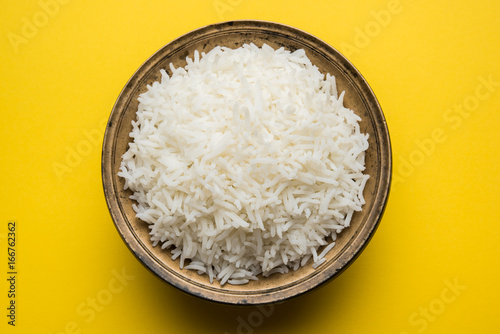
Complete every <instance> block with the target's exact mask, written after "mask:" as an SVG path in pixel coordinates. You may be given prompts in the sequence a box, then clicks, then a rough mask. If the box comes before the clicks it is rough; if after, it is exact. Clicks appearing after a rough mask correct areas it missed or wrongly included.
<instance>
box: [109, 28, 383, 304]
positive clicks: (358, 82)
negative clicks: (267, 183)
mask: <svg viewBox="0 0 500 334" xmlns="http://www.w3.org/2000/svg"><path fill="white" fill-rule="evenodd" d="M238 30H242V31H252V30H255V31H259V32H260V33H262V31H265V32H266V33H270V34H274V35H281V36H284V37H286V38H292V39H296V40H299V42H300V43H306V44H309V45H310V46H313V47H314V49H315V51H316V52H318V53H319V54H321V55H322V56H323V57H326V58H332V59H335V60H336V61H337V62H338V63H339V64H340V66H339V67H338V68H339V69H340V70H342V71H344V72H345V73H344V74H345V76H346V78H347V79H348V80H349V81H350V83H351V84H352V85H353V86H354V88H355V89H356V91H357V93H358V94H359V95H360V96H361V97H362V99H363V103H364V104H365V106H366V108H367V109H369V110H370V111H371V112H370V117H371V121H372V123H373V124H374V131H376V133H377V136H376V138H375V139H376V141H377V149H378V150H379V151H380V152H379V153H380V154H379V157H380V159H381V161H380V163H381V164H382V166H385V168H381V173H380V176H379V178H378V179H377V180H376V182H377V184H378V186H377V187H376V193H375V194H374V196H375V201H374V203H373V205H372V208H373V210H372V211H371V212H370V213H369V215H368V217H367V219H366V220H367V222H366V223H365V224H364V228H363V229H361V231H360V232H359V233H358V234H356V235H355V236H353V238H352V239H353V240H351V241H352V242H351V243H349V244H348V245H346V246H345V247H344V248H346V249H345V250H344V251H343V252H342V253H340V254H339V256H338V258H336V261H331V264H330V265H329V266H328V267H327V268H326V269H324V270H323V271H322V272H321V275H316V274H313V275H309V276H307V277H306V278H307V279H303V280H300V281H298V282H293V283H291V284H288V285H285V286H284V287H277V288H274V289H268V290H265V291H260V290H259V291H255V292H254V293H250V292H248V291H219V290H218V289H214V288H209V287H207V286H203V285H201V284H199V283H197V282H193V281H190V280H187V279H185V278H184V277H183V276H182V275H181V274H179V273H178V272H175V271H174V270H169V268H167V267H166V266H164V265H163V266H162V265H161V264H160V263H158V261H156V260H155V258H154V255H153V254H152V253H151V251H150V250H149V249H148V248H147V247H143V245H142V242H141V241H140V240H139V239H138V237H137V235H135V233H134V232H133V231H132V229H131V226H130V225H129V223H128V221H127V219H126V217H124V214H123V212H122V208H121V203H120V202H119V200H118V197H119V190H118V189H117V185H116V184H115V183H114V182H113V175H112V169H113V157H114V156H115V152H114V146H115V145H114V143H115V141H116V139H117V138H116V137H117V136H116V134H117V132H118V125H119V124H120V123H121V122H119V120H120V119H121V117H122V116H123V113H121V112H120V111H122V110H124V106H126V103H125V102H127V101H128V102H130V95H131V94H132V92H133V91H134V89H135V87H136V86H138V85H141V84H143V81H144V75H145V74H146V73H148V72H149V70H150V69H151V68H152V67H154V66H155V64H157V63H158V62H159V61H160V60H161V59H162V58H163V57H164V56H165V53H167V51H168V50H175V49H176V48H178V47H180V46H181V45H184V44H186V43H189V44H192V43H195V42H196V40H197V39H200V38H202V37H206V36H209V35H210V36H215V35H217V34H223V33H226V32H229V31H231V32H235V31H238ZM127 104H128V103H127ZM391 176H392V150H391V143H390V137H389V130H388V127H387V122H386V120H385V117H384V114H383V111H382V109H381V107H380V105H379V103H378V100H377V98H376V96H375V94H374V93H373V91H372V89H371V88H370V86H369V85H368V83H367V81H366V80H365V79H364V77H363V76H362V75H361V73H360V72H359V71H358V70H357V69H356V68H355V67H354V65H353V64H352V63H351V62H350V61H349V60H348V59H347V58H346V57H345V56H343V55H342V54H341V53H340V52H339V51H337V50H336V49H335V48H333V47H332V46H330V45H329V44H327V43H326V42H324V41H322V40H321V39H319V38H317V37H315V36H313V35H311V34H309V33H307V32H305V31H302V30H300V29H297V28H294V27H291V26H288V25H284V24H281V23H276V22H269V21H261V20H238V21H226V22H220V23H215V24H211V25H207V26H204V27H201V28H198V29H195V30H193V31H191V32H188V33H186V34H184V35H182V36H180V37H178V38H176V39H175V40H173V41H171V42H170V43H168V44H166V45H164V46H163V47H162V48H160V49H159V50H158V51H156V52H155V53H154V54H153V55H152V56H151V57H149V58H148V59H147V60H146V61H145V62H144V63H143V64H142V65H141V66H140V67H139V69H138V70H137V71H136V72H135V73H134V74H133V75H132V77H131V78H130V79H129V81H128V82H127V84H126V85H125V87H124V88H123V90H122V91H121V93H120V95H119V97H118V99H117V100H116V103H115V105H114V106H113V109H112V112H111V115H110V117H109V120H108V123H107V126H106V131H105V135H104V139H103V149H102V182H103V189H104V194H105V198H106V203H107V206H108V209H109V212H110V214H111V217H112V220H113V222H114V225H115V227H116V229H117V231H118V232H119V234H120V236H121V238H122V239H123V240H124V242H125V244H126V245H127V247H128V248H129V249H130V251H131V252H132V253H133V254H134V255H135V257H136V258H137V259H139V261H140V262H141V263H142V264H143V265H144V266H145V267H146V268H148V269H149V270H150V271H152V272H153V273H154V274H155V275H156V276H158V277H159V278H160V279H162V280H163V281H165V282H167V283H169V284H170V285H172V286H174V287H176V288H178V289H180V290H181V291H183V292H187V293H188V294H191V295H195V296H198V297H201V298H204V299H207V300H210V301H215V302H220V303H225V304H241V305H258V304H266V303H274V302H281V301H285V300H288V299H290V298H293V297H297V296H299V295H302V294H304V293H306V292H309V291H312V290H314V289H316V288H318V287H320V286H323V285H324V284H325V283H327V282H329V281H331V280H332V279H334V278H336V277H337V276H338V275H339V274H340V273H342V272H343V271H344V270H345V269H347V267H348V266H349V265H351V264H352V263H353V261H354V260H355V259H356V258H357V257H358V256H359V255H360V254H361V252H362V251H363V250H364V249H365V247H366V246H367V244H368V243H369V241H370V239H371V238H372V237H373V234H374V233H375V231H376V229H377V227H378V225H379V223H380V220H381V218H382V215H383V213H384V210H385V207H386V204H387V200H388V196H389V191H390V186H391ZM159 264H160V265H159Z"/></svg>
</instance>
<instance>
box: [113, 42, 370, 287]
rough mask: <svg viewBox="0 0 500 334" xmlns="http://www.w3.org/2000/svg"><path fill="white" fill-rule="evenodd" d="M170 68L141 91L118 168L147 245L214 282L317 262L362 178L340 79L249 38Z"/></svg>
mask: <svg viewBox="0 0 500 334" xmlns="http://www.w3.org/2000/svg"><path fill="white" fill-rule="evenodd" d="M169 69H170V71H171V75H170V76H169V75H168V74H167V72H166V71H165V70H161V75H162V79H161V82H154V83H153V84H152V85H151V86H148V90H147V92H145V93H143V94H141V96H140V97H139V102H140V104H139V109H138V111H137V118H136V120H135V121H133V122H132V125H133V130H132V132H131V133H130V137H132V138H133V141H132V142H131V143H130V145H129V148H128V151H127V152H126V153H125V154H124V155H123V157H122V163H121V167H120V172H119V173H118V175H119V176H121V177H122V178H123V179H124V180H125V189H127V188H130V189H131V190H132V192H133V195H132V196H131V198H132V199H133V200H135V202H136V204H134V206H133V208H134V210H135V212H136V214H137V217H138V218H140V219H141V220H143V221H145V222H146V223H148V224H149V228H150V230H151V232H150V234H151V241H152V242H153V245H155V246H156V245H162V248H165V249H166V250H165V251H170V252H171V253H172V259H179V260H180V267H181V268H184V269H189V270H194V271H196V272H198V273H199V274H201V275H205V274H206V275H208V277H209V279H210V281H211V282H213V281H214V279H215V280H217V281H219V283H220V284H221V285H223V284H225V283H229V284H246V283H248V281H249V280H256V279H257V276H258V275H259V274H262V275H263V276H268V275H271V274H273V273H281V274H284V273H287V272H288V271H289V270H297V269H298V268H299V267H300V266H304V265H306V264H307V262H309V260H312V262H313V265H314V267H315V268H316V267H318V266H320V265H321V264H323V263H324V262H325V260H326V259H325V256H326V255H327V253H328V252H329V251H330V250H331V249H332V248H333V247H334V245H335V239H336V235H337V233H340V232H341V231H342V230H343V229H344V228H345V227H348V226H349V224H350V221H351V218H352V215H353V212H354V211H360V210H361V207H362V206H363V204H364V203H365V201H364V198H363V188H364V186H365V183H366V180H367V179H368V177H369V176H368V175H365V174H363V171H364V169H365V167H364V155H365V153H364V152H365V150H366V149H367V148H368V135H366V134H362V133H361V132H360V128H359V124H358V122H359V121H360V118H359V117H358V116H357V115H356V114H354V112H353V111H351V110H349V109H347V108H345V107H344V106H343V98H344V92H342V94H340V96H338V95H337V87H336V83H335V77H333V76H331V75H330V74H326V76H325V75H324V74H322V73H320V71H319V70H318V68H317V67H316V66H314V65H312V64H311V62H310V60H309V59H308V58H307V56H306V54H305V51H304V50H297V51H295V52H290V51H287V50H285V49H284V48H280V49H278V50H274V49H272V48H271V47H269V46H267V45H263V46H262V48H258V47H256V46H255V45H253V44H250V45H244V46H243V47H241V48H238V49H228V48H224V47H216V48H214V49H213V50H211V51H210V52H208V53H207V54H205V53H202V54H201V55H200V54H199V53H198V52H197V51H195V54H194V59H190V58H187V65H186V66H185V67H184V68H174V66H173V65H172V64H170V67H169Z"/></svg>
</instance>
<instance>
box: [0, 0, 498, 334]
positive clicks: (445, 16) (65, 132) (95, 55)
mask: <svg viewBox="0 0 500 334" xmlns="http://www.w3.org/2000/svg"><path fill="white" fill-rule="evenodd" d="M499 12H500V3H499V2H498V1H495V0H489V1H485V0H474V1H472V0H467V1H455V2H450V1H442V2H441V1H440V2H438V1H432V0H413V1H410V0H377V1H368V0H364V1H326V0H325V1H317V0H309V1H299V0H287V1H257V0H214V1H212V0H207V1H197V2H192V1H165V0H161V1H160V0H158V1H135V2H127V1H107V0H104V1H91V2H89V1H77V0H74V1H68V0H65V1H62V0H60V1H59V2H56V1H55V0H41V1H10V2H8V3H5V4H4V5H3V7H2V11H1V14H0V36H1V39H0V50H1V55H2V56H1V59H2V60H1V62H0V73H1V81H0V110H1V115H2V117H1V125H0V127H1V133H0V136H1V137H0V139H1V141H0V147H1V153H2V154H1V161H2V163H1V164H0V169H1V170H0V175H1V178H2V186H3V189H2V192H1V211H0V237H1V248H0V250H1V251H0V254H3V255H1V256H0V263H1V266H0V267H1V268H2V277H6V278H8V274H7V271H8V268H7V262H8V260H7V232H8V231H7V227H8V226H7V225H8V222H9V221H11V220H14V221H16V222H17V239H16V242H17V245H16V252H17V253H16V257H17V258H16V270H17V272H18V273H17V277H16V279H17V282H16V283H17V286H16V300H15V301H16V307H17V308H16V316H17V318H16V323H15V324H16V326H15V327H12V326H9V325H8V324H7V321H8V320H9V319H8V318H7V317H6V315H7V314H8V312H9V311H8V310H7V307H8V306H9V302H10V300H11V299H10V298H8V296H7V295H8V290H9V286H8V282H7V280H6V278H3V279H2V280H1V281H2V283H0V296H1V298H0V306H1V307H0V308H1V309H2V310H3V311H2V317H1V319H2V320H1V324H0V328H1V330H0V332H2V333H44V334H45V333H47V334H48V333H53V334H56V333H160V332H161V333H221V334H222V333H396V334H403V333H406V334H413V333H423V332H425V333H429V334H431V333H455V334H456V333H498V332H499V330H500V317H498V311H499V309H500V288H499V282H500V270H499V267H500V224H499V223H500V214H499V212H500V209H499V208H500V196H499V195H498V186H499V185H500V182H499V177H500V167H499V165H500V155H499V150H498V143H499V142H500V131H499V130H498V129H499V124H500V112H499V107H500V65H499V64H500V62H499V59H500V51H499V50H500V48H499V46H500V37H499V36H500V25H499V24H498V20H497V19H498V14H499ZM232 19H264V20H271V21H276V22H280V23H285V24H289V25H292V26H295V27H298V28H300V29H303V30H305V31H307V32H310V33H312V34H314V35H316V36H318V37H320V38H321V39H323V40H325V41H326V42H328V43H329V44H331V45H332V46H334V47H336V48H338V49H339V50H341V51H342V52H344V53H345V54H346V55H347V56H348V58H349V59H350V60H351V61H352V62H353V63H354V65H355V66H356V67H357V68H358V69H359V70H360V71H361V73H362V74H363V75H364V77H365V78H366V79H367V80H368V82H369V83H370V85H371V87H372V88H373V90H374V92H375V93H376V95H377V97H378V99H379V101H380V104H381V105H382V108H383V110H384V112H385V115H386V118H387V122H388V124H389V129H390V134H391V139H392V145H393V146H392V147H393V151H394V155H393V157H394V182H393V187H392V191H391V195H390V200H389V203H388V206H387V210H386V212H385V215H384V218H383V220H382V223H381V225H380V228H379V230H378V231H377V233H376V234H375V236H374V238H373V240H372V242H371V243H370V244H369V246H368V247H367V249H366V250H365V251H364V253H363V254H362V255H361V257H360V258H359V259H358V260H357V261H356V262H355V263H354V264H353V265H352V266H351V267H350V268H349V269H348V270H347V271H346V272H345V273H344V274H342V275H341V276H340V277H339V278H338V279H336V280H335V281H333V282H331V283H330V284H328V285H327V286H325V287H324V288H322V289H321V290H318V291H316V292H314V293H312V294H309V295H306V296H305V297H302V298H299V299H296V300H293V301H290V302H287V303H284V304H281V305H276V306H274V307H267V308H263V309H258V308H255V307H248V308H244V307H243V308H242V307H228V306H222V305H216V304H212V303H208V302H205V301H203V300H199V299H197V298H195V297H191V296H187V295H184V294H183V293H181V292H179V291H177V290H176V289H174V288H172V287H170V286H168V285H166V284H164V283H162V282H161V281H160V280H159V279H157V278H156V277H155V276H153V274H151V273H150V272H148V271H147V270H146V269H144V268H143V267H142V265H141V264H140V263H139V262H138V261H137V260H136V259H135V258H134V257H133V255H132V254H131V253H130V252H129V250H128V249H127V248H126V246H125V245H124V243H123V242H122V240H121V239H120V237H119V235H118V233H117V231H116V230H115V227H114V225H113V223H112V221H111V218H110V216H109V213H108V211H107V207H106V203H105V200H104V196H103V191H102V186H101V173H100V158H101V143H102V136H103V130H104V125H103V124H104V123H105V121H106V119H107V118H108V116H109V113H110V111H111V108H112V106H113V104H114V102H115V100H116V98H117V96H118V94H119V93H120V91H121V89H122V87H123V86H124V85H125V83H126V81H127V80H128V79H129V77H130V76H131V75H132V73H133V72H134V71H135V70H136V69H137V68H138V67H139V66H140V65H141V64H142V63H143V62H144V61H145V60H146V59H147V58H148V57H149V56H150V55H151V54H152V53H154V52H155V51H156V50H158V49H159V48H160V47H161V46H163V45H164V44H166V43H168V42H170V41H171V40H173V39H174V38H176V37H178V36H179V35H181V34H184V33H186V32H188V31H191V30H193V29H195V28H198V27H201V26H204V25H207V24H210V23H215V22H219V21H223V20H232ZM495 21H497V22H495Z"/></svg>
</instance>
